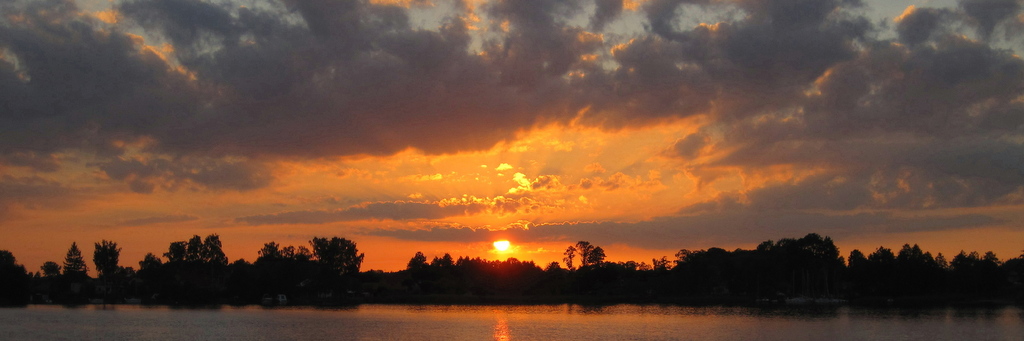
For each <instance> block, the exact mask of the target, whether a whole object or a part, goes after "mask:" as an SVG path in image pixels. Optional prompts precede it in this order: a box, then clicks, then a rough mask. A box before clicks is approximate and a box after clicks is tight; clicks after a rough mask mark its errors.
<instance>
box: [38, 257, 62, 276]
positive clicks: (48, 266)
mask: <svg viewBox="0 0 1024 341" xmlns="http://www.w3.org/2000/svg"><path fill="white" fill-rule="evenodd" d="M60 269H61V267H60V264H57V262H54V261H48V262H46V263H43V266H40V267H39V270H41V271H42V272H43V276H46V277H54V276H59V275H60Z"/></svg>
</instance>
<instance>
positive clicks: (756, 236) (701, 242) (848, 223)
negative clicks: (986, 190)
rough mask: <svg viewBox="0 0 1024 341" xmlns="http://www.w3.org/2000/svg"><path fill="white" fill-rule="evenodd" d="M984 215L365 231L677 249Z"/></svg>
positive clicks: (769, 215) (952, 224) (736, 216)
mask: <svg viewBox="0 0 1024 341" xmlns="http://www.w3.org/2000/svg"><path fill="white" fill-rule="evenodd" d="M1001 222H1002V221H1000V220H998V219H995V218H992V217H989V216H985V215H974V214H968V215H952V216H923V217H910V218H906V217H898V216H894V215H892V214H889V213H856V214H821V213H802V212H793V211H790V212H782V211H769V212H753V211H729V212H715V213H707V214H701V215H694V216H676V217H664V218H658V219H654V220H651V221H643V222H635V223H616V222H579V223H553V224H540V225H531V226H530V227H529V228H528V229H521V228H512V229H507V230H501V231H491V230H487V229H473V228H467V227H449V226H439V227H434V228H427V229H420V230H380V229H373V230H367V231H364V232H363V233H365V234H368V235H375V236H386V237H393V238H399V239H406V240H415V241H457V242H481V241H491V240H495V239H496V238H511V239H518V240H531V241H552V242H558V241H564V242H566V243H572V242H575V241H578V240H587V241H590V242H592V243H595V244H597V245H609V244H623V245H629V246H633V247H640V248H658V249H679V248H686V247H707V246H713V245H722V244H737V243H757V242H760V241H764V240H769V239H779V238H787V237H799V236H803V235H805V234H807V233H812V232H813V233H819V234H823V235H828V236H831V237H833V238H843V237H847V236H854V235H859V234H863V233H871V232H874V233H899V232H913V231H936V230H949V229H961V228H974V227H982V226H989V225H993V224H998V223H1001Z"/></svg>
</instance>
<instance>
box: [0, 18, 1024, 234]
mask: <svg viewBox="0 0 1024 341" xmlns="http://www.w3.org/2000/svg"><path fill="white" fill-rule="evenodd" d="M388 3H389V2H372V1H328V0H296V1H287V2H277V1H263V0H256V1H249V2H246V5H245V6H240V5H239V3H237V2H233V1H213V2H210V1H199V0H129V1H123V2H120V3H119V4H118V5H116V6H115V7H114V8H113V11H112V12H111V13H113V12H117V13H118V14H119V18H120V19H119V20H117V21H116V22H104V21H101V20H98V19H97V18H96V17H95V16H94V15H91V14H89V13H85V12H83V11H82V10H81V9H79V8H78V7H76V5H75V3H74V2H73V1H70V0H38V1H26V0H20V1H5V2H3V3H2V4H0V10H2V13H4V17H3V18H0V167H2V168H0V171H2V172H4V173H2V174H4V175H3V176H5V178H4V180H3V181H2V182H0V185H2V186H6V189H7V191H6V192H5V193H4V194H2V195H0V198H2V199H0V202H3V203H5V205H6V207H13V206H14V205H44V204H46V203H51V201H50V199H48V198H52V197H54V196H57V195H59V194H60V193H62V191H69V187H67V186H65V185H62V184H61V183H58V182H53V181H50V180H44V178H42V177H39V174H42V173H43V172H49V173H55V172H59V171H61V170H62V167H64V166H65V165H64V162H63V161H65V160H68V159H69V158H82V160H84V161H82V163H83V164H85V165H86V166H87V167H90V168H91V169H92V170H98V171H99V172H100V174H102V176H104V177H106V178H107V179H110V180H114V181H120V182H124V183H126V184H128V189H130V190H132V191H135V192H139V193H152V192H156V191H158V190H159V189H164V190H175V189H179V188H189V189H202V190H210V191H250V190H256V189H261V188H267V187H271V186H273V185H274V184H275V180H276V179H275V177H274V176H275V173H274V170H275V169H274V167H273V165H274V164H275V162H277V161H280V160H288V161H296V162H303V161H311V160H314V161H322V160H335V159H337V158H342V157H366V156H374V155H376V156H389V155H395V154H396V153H399V152H402V151H407V150H409V149H414V150H415V151H414V152H422V153H424V154H428V155H438V154H455V153H459V152H462V151H481V150H489V149H491V148H492V147H494V146H496V145H500V144H501V143H502V142H503V141H511V140H513V139H516V138H518V137H521V136H522V135H523V134H524V133H528V132H529V131H531V130H532V129H537V128H538V127H555V128H556V129H557V128H561V127H580V128H584V129H589V128H598V129H603V130H606V131H612V132H614V131H619V130H626V129H645V128H650V127H654V126H658V125H662V124H665V123H666V122H672V123H673V124H675V123H678V122H687V123H688V124H692V125H693V127H692V128H693V129H688V130H686V131H688V132H693V131H697V132H696V133H690V134H688V135H683V136H673V137H672V138H669V139H666V140H665V141H662V142H659V143H663V144H665V145H660V146H656V147H652V148H655V149H657V150H659V151H664V152H663V153H662V154H661V155H658V156H656V157H657V158H659V161H660V159H668V160H667V161H666V162H668V163H669V164H668V165H667V167H666V168H668V169H671V171H673V172H676V171H677V172H681V173H685V174H683V175H685V176H687V177H692V178H693V179H687V180H693V182H695V183H697V184H698V186H697V187H698V188H697V189H696V190H694V192H693V193H691V194H692V195H693V197H700V198H701V199H700V200H702V202H699V203H697V204H694V205H692V206H686V207H681V206H684V205H688V204H689V203H692V200H691V198H693V197H691V196H689V195H690V194H684V195H681V196H680V197H685V199H682V200H681V201H680V202H679V203H678V205H677V206H676V207H681V208H682V211H680V212H685V213H683V216H681V217H677V216H670V217H665V218H664V220H659V219H661V218H653V219H650V220H649V221H647V222H642V223H616V222H608V223H592V224H589V225H587V224H575V225H573V224H566V225H564V226H563V225H559V226H554V225H553V227H551V229H564V230H566V231H584V230H580V229H581V228H582V227H581V226H589V228H591V229H592V231H601V232H607V233H610V234H611V235H619V234H617V233H619V232H616V231H619V230H618V229H619V228H622V229H625V230H628V229H630V228H641V229H643V228H648V227H649V228H650V229H649V230H644V231H646V232H647V233H651V234H656V229H655V227H658V228H665V229H666V231H676V232H672V233H680V234H679V235H680V236H683V237H687V238H689V237H697V235H693V234H686V233H689V232H686V233H683V232H679V231H691V230H699V231H704V232H706V233H711V234H713V233H716V232H715V231H713V230H700V228H698V227H694V228H692V229H690V228H683V229H682V230H678V228H677V227H675V226H676V225H671V224H678V226H696V225H694V224H697V222H701V223H707V224H709V226H726V227H728V226H732V227H729V228H726V229H725V230H723V231H733V230H736V231H740V230H742V227H741V226H748V227H747V228H749V226H757V225H756V224H753V225H751V224H747V223H750V222H768V223H766V224H765V225H764V226H767V227H770V228H779V229H783V230H781V231H789V230H785V229H786V228H787V227H786V226H783V225H782V223H787V224H792V225H793V226H804V225H809V224H810V223H821V224H824V225H829V226H840V227H842V228H838V229H839V230H843V229H850V230H852V229H855V226H862V227H865V228H871V227H872V226H889V225H887V224H895V223H896V222H900V220H898V219H897V218H896V215H891V216H890V215H885V214H895V213H897V212H902V211H903V210H910V211H912V212H920V211H922V210H927V209H937V208H973V207H985V206H992V205H1020V204H1022V203H1024V201H1022V200H1024V181H1022V179H1024V168H1022V166H1021V165H1022V162H1020V160H1021V156H1022V155H1024V142H1022V141H1024V102H1022V101H1021V98H1024V61H1022V59H1021V58H1020V57H1019V55H1018V54H1017V53H1015V52H1014V51H1013V50H1010V49H1007V47H1008V46H1009V45H1011V44H1012V43H1013V42H1015V41H1017V40H1020V33H1021V32H1022V31H1020V30H1019V28H1020V27H1019V26H1020V23H1019V20H1018V19H1017V16H1018V14H1020V4H1019V3H1018V2H1016V1H1010V0H964V1H960V2H959V7H957V8H916V7H915V8H910V9H908V10H907V11H905V12H904V14H903V15H902V16H901V17H900V18H899V19H898V20H897V21H896V23H895V25H894V26H895V27H894V30H895V33H896V35H895V38H890V37H892V35H891V34H886V33H892V32H887V31H886V30H888V28H887V27H885V26H883V25H878V24H874V23H873V21H872V20H870V19H868V18H867V17H864V16H863V15H862V14H861V13H864V11H862V10H861V8H860V7H861V6H864V2H862V1H855V0H817V1H762V0H721V1H710V0H707V1H705V0H652V1H647V2H645V3H644V5H643V9H642V11H640V12H637V13H629V15H631V17H630V19H637V20H639V21H640V22H639V23H635V25H636V26H637V27H635V28H636V32H634V33H629V34H625V33H623V32H618V31H615V30H616V28H615V27H613V26H618V25H609V23H611V22H613V21H616V20H619V19H618V18H619V17H620V16H622V15H623V10H624V7H626V4H625V3H624V2H622V1H598V2H596V3H593V4H591V3H585V2H581V1H554V0H543V1H536V2H529V3H527V2H522V1H490V2H487V3H485V4H481V5H480V6H476V5H470V4H465V3H457V4H455V5H453V6H448V7H446V8H449V9H445V10H443V11H447V12H444V13H443V17H444V18H445V19H443V20H442V21H441V25H440V26H439V27H427V28H420V27H417V25H415V24H414V23H417V22H420V21H422V20H420V19H421V18H419V17H418V16H419V15H422V14H423V13H422V12H418V11H420V10H421V9H422V8H420V9H417V6H412V5H415V4H412V3H407V2H401V3H395V4H397V5H403V6H404V5H410V6H404V7H403V6H396V5H392V4H388ZM406 7H408V8H406ZM705 14H706V15H705ZM632 16H636V18H634V17H632ZM702 20H703V21H704V22H701V21H702ZM626 21H627V20H619V21H616V23H620V22H621V23H623V24H630V23H626ZM999 33H1004V35H1003V37H1004V38H1005V39H1000V34H999ZM137 34H140V35H137ZM155 46H160V48H156V47H155ZM672 141H674V142H672ZM615 147H616V146H604V147H602V148H604V149H603V150H602V151H604V152H609V151H610V150H611V149H614V148H615ZM574 148H577V149H583V148H589V147H585V146H583V145H582V144H581V145H578V146H575V147H574ZM594 151H595V152H598V151H597V150H596V149H595V150H594ZM593 155H597V154H592V156H593ZM607 155H612V153H611V152H609V154H607ZM550 158H551V159H554V158H555V157H554V156H551V157H550ZM499 160H500V161H509V162H512V163H513V164H516V165H518V166H517V168H514V169H515V170H517V171H518V172H520V173H517V174H516V175H513V180H514V181H515V183H514V184H512V186H514V190H513V191H508V193H506V194H505V195H504V196H496V193H502V192H504V191H505V189H504V188H498V189H492V191H494V192H493V193H487V194H483V195H481V198H480V199H479V200H475V201H466V202H462V201H458V202H454V201H453V202H450V203H448V202H441V201H438V202H404V201H396V202H387V201H380V202H370V203H367V204H363V205H360V206H354V207H348V208H342V209H338V210H326V211H301V210H296V211H290V212H280V213H275V214H266V215H253V216H248V217H241V218H238V221H239V222H242V223H247V224H292V223H296V224H298V223H301V224H323V223H329V222H337V221H356V220H374V219H376V220H380V219H389V220H433V219H448V218H453V217H464V216H470V215H475V214H483V213H489V214H497V215H499V216H504V217H508V216H513V215H522V214H540V213H538V212H543V211H544V210H545V209H561V208H567V207H575V206H572V205H574V204H569V202H573V203H575V202H578V201H579V200H577V198H579V197H580V196H581V195H586V196H587V197H588V198H590V201H591V202H600V201H601V200H600V199H601V198H600V196H595V195H594V194H595V193H592V192H587V191H597V190H603V191H623V192H624V190H627V189H638V188H643V189H660V188H665V187H668V186H670V185H667V184H666V183H668V182H670V181H674V179H669V177H666V180H665V183H663V182H662V180H661V179H660V175H659V176H653V175H650V176H647V177H646V178H645V177H644V176H636V175H635V174H632V173H629V171H624V172H620V170H621V169H618V167H615V168H616V169H612V170H611V171H608V170H606V169H605V167H604V166H602V165H601V163H596V161H597V160H594V161H595V163H593V164H592V165H591V166H587V167H586V168H584V170H585V171H586V172H589V173H591V174H590V175H591V176H592V177H588V178H572V177H571V175H569V174H561V173H559V172H557V171H556V170H555V169H554V168H556V167H550V168H544V167H547V166H550V165H545V164H542V163H543V157H534V156H532V155H531V156H524V157H523V158H522V159H519V160H516V159H507V158H501V159H496V160H491V161H482V162H474V165H477V164H480V163H487V164H494V163H496V162H495V161H499ZM534 162H537V164H534ZM588 162H589V161H588ZM601 162H602V163H603V164H605V165H612V163H609V162H607V161H605V160H603V159H602V160H601ZM533 169H545V171H543V172H533ZM547 169H552V171H547ZM668 169H662V171H665V172H666V173H668V172H669V170H668ZM497 170H498V171H505V170H513V169H512V168H511V166H508V165H507V164H503V163H499V166H498V167H497ZM361 171H363V170H355V171H353V172H351V174H360V173H359V172H361ZM13 172H22V173H13ZM606 172H607V173H608V174H610V175H607V176H605V175H601V176H600V177H597V176H595V175H597V174H604V173H606ZM8 174H19V176H13V175H8ZM24 174H29V175H31V176H20V175H24ZM365 174H370V173H365ZM420 174H434V175H435V176H441V174H443V176H441V177H443V178H445V179H447V177H448V174H449V173H447V172H440V171H435V170H433V169H430V170H425V171H423V172H420ZM526 174H533V175H530V176H527V175H526ZM374 176H380V177H383V176H385V175H379V174H376V173H374ZM722 179H725V180H724V181H721V182H717V181H719V180H722ZM730 181H731V182H730ZM431 185H433V184H431ZM675 185H677V186H678V184H675ZM671 188H673V189H674V188H676V187H671ZM405 193H431V192H428V191H426V190H422V189H420V188H416V189H413V190H410V191H407V192H405ZM461 194H463V193H458V194H445V195H447V196H452V195H461ZM425 197H427V198H433V197H437V196H434V195H425ZM350 200H352V201H348V202H359V201H372V200H386V199H379V198H373V199H366V198H353V199H350ZM559 200H561V203H559V202H560V201H559ZM694 200H696V199H694ZM726 209H728V210H733V211H735V212H740V213H742V214H740V215H737V216H736V217H732V218H730V217H727V216H722V215H720V214H721V213H720V212H721V210H726ZM716 210H717V211H716ZM864 210H881V211H885V212H887V213H885V214H862V213H860V212H863V211H864ZM809 212H812V213H809ZM744 216H746V217H747V218H746V219H748V220H746V221H737V220H735V219H740V218H742V217H744ZM965 217H966V216H965ZM800 219H804V220H806V222H807V223H796V221H797V220H800ZM843 219H847V220H848V221H849V222H848V223H841V222H840V221H841V220H843ZM900 219H902V218H900ZM922 219H924V218H922ZM971 219H974V220H971ZM969 221H974V223H973V224H975V225H978V224H985V223H986V221H985V220H984V219H982V218H980V217H975V216H970V217H967V218H964V220H962V225H965V226H966V225H971V223H970V222H969ZM903 222H906V221H903ZM617 224H621V225H617ZM715 224H717V225H715ZM857 224H859V225H857ZM910 225H913V224H910ZM953 225H956V224H953ZM787 226H788V225H787ZM920 226H931V225H928V224H924V223H921V224H920ZM767 227H766V228H767ZM825 227H826V228H827V227H828V226H825ZM932 227H933V228H944V227H942V225H941V224H938V225H934V226H932ZM544 229H545V228H539V230H537V231H534V229H531V230H530V231H532V232H530V233H535V234H536V233H539V232H538V231H542V230H544ZM730 229H732V230H730ZM844 231H845V230H844ZM572 233H577V232H572ZM578 233H583V232H578ZM666 233H668V232H666ZM723 233H725V232H723ZM552 236H554V234H553V233H552ZM627 237H628V236H623V238H627Z"/></svg>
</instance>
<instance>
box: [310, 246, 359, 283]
mask: <svg viewBox="0 0 1024 341" xmlns="http://www.w3.org/2000/svg"><path fill="white" fill-rule="evenodd" d="M309 245H310V246H311V247H312V248H313V258H315V259H316V261H317V262H318V263H320V264H323V265H325V266H327V267H328V269H330V271H331V272H332V273H334V274H337V275H347V274H355V273H359V266H360V265H361V264H362V263H363V256H364V254H362V253H359V250H358V249H356V243H355V242H352V241H350V240H348V239H345V238H338V237H334V238H331V239H327V238H320V237H314V238H313V239H312V240H310V241H309Z"/></svg>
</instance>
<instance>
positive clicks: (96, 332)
mask: <svg viewBox="0 0 1024 341" xmlns="http://www.w3.org/2000/svg"><path fill="white" fill-rule="evenodd" d="M0 333H2V334H0V339H5V340H39V339H51V340H52V339H66V340H110V339H113V340H127V339H131V340H187V339H204V340H210V339H215V340H281V339H338V340H487V339H494V340H594V339H604V340H829V341H841V340H1024V313H1022V311H1021V309H1020V308H1017V307H1006V308H971V309H963V308H959V309H952V308H948V309H923V310H922V309H867V308H855V307H824V308H807V307H800V308H785V307H783V308H750V307H679V306H661V305H630V304H625V305H614V306H580V305H569V304H566V305H496V306H486V305H361V306H358V307H351V308H343V309H318V308H310V307H296V308H263V307H221V308H205V309H187V308H172V307H162V306H161V307H147V306H133V305H117V306H112V305H108V306H101V305H96V306H82V307H75V308H66V307H61V306H42V305H39V306H29V307H27V308H4V309H0Z"/></svg>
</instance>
